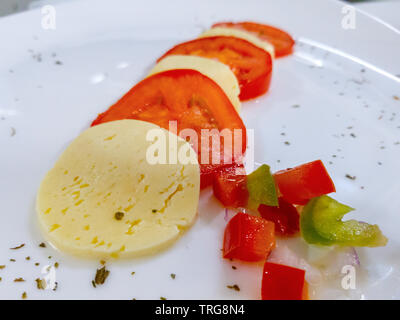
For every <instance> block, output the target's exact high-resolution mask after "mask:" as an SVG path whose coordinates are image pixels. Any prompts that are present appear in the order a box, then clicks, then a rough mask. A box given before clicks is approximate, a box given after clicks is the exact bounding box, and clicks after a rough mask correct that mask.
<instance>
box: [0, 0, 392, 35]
mask: <svg viewBox="0 0 400 320" xmlns="http://www.w3.org/2000/svg"><path fill="white" fill-rule="evenodd" d="M67 1H69V2H71V1H80V0H2V1H1V2H0V16H1V15H6V14H10V13H12V12H20V11H23V10H26V9H29V8H37V7H39V6H43V5H46V4H57V3H61V2H67ZM352 5H354V6H355V7H357V8H360V9H362V10H364V11H366V12H368V13H370V14H372V15H374V16H376V17H379V18H380V19H382V20H384V21H386V22H388V23H390V24H392V25H393V26H394V27H396V28H397V29H400V0H378V1H373V0H372V1H366V2H356V3H352Z"/></svg>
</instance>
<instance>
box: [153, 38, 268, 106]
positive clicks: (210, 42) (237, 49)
mask: <svg viewBox="0 0 400 320" xmlns="http://www.w3.org/2000/svg"><path fill="white" fill-rule="evenodd" d="M173 54H181V55H194V56H201V57H206V58H212V59H218V60H219V61H220V62H222V63H225V64H226V65H228V66H229V67H230V68H231V70H232V71H233V73H234V74H235V75H236V78H237V79H238V81H239V86H240V95H239V98H240V100H248V99H251V98H255V97H257V96H259V95H262V94H263V93H265V92H267V90H268V88H269V84H270V82H271V74H272V58H271V56H270V54H269V53H268V52H266V51H264V50H263V49H261V48H259V47H257V46H255V45H253V44H252V43H250V42H248V41H246V40H243V39H238V38H235V37H224V36H220V37H209V38H200V39H195V40H192V41H188V42H184V43H181V44H178V45H177V46H175V47H173V48H172V49H171V50H169V51H168V52H167V53H165V54H164V55H163V56H162V57H161V58H160V59H158V61H160V60H161V59H162V58H164V57H165V56H168V55H173Z"/></svg>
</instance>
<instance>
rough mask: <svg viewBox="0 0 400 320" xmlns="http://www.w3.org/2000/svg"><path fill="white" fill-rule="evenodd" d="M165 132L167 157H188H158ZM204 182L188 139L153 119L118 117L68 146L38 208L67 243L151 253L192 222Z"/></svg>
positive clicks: (108, 253) (57, 239)
mask: <svg viewBox="0 0 400 320" xmlns="http://www.w3.org/2000/svg"><path fill="white" fill-rule="evenodd" d="M154 134H155V136H156V137H157V139H158V140H157V141H156V142H155V141H152V140H153V139H155V138H154ZM148 135H149V136H148ZM152 136H153V137H152ZM163 137H164V138H165V139H164V138H163ZM148 140H149V141H148ZM164 140H165V142H166V144H164V146H165V150H164V151H165V156H166V159H167V160H168V159H170V158H169V156H170V155H172V153H173V152H172V150H178V151H179V152H181V150H186V153H185V156H186V158H184V159H185V161H179V160H180V159H181V158H180V157H178V156H177V158H178V161H173V162H175V163H167V164H160V163H156V164H153V163H154V162H155V161H154V159H155V160H157V159H158V157H159V159H161V160H162V154H160V152H162V151H163V148H162V147H161V148H158V147H157V145H156V143H158V144H160V143H162V142H163V141H164ZM174 141H175V142H174ZM175 143H176V145H175ZM160 146H161V144H160ZM170 146H171V151H169V150H170ZM174 146H175V147H174ZM152 151H154V152H153V153H152ZM175 155H176V153H175ZM150 156H151V157H150ZM173 158H174V157H172V158H171V159H173ZM149 159H150V160H149ZM185 163H188V164H185ZM199 185H200V176H199V165H198V162H197V156H196V153H195V151H194V150H193V149H192V148H191V147H190V145H189V144H188V143H187V142H186V141H184V140H182V139H181V138H178V137H177V136H176V135H174V134H173V133H171V132H168V131H166V130H164V129H161V128H160V127H158V126H157V125H155V124H152V123H148V122H144V121H138V120H120V121H112V122H108V123H105V124H101V125H98V126H95V127H92V128H90V129H87V130H86V131H84V132H83V133H82V134H81V135H80V136H79V137H78V138H76V139H75V140H74V141H73V142H72V143H71V144H70V145H69V146H68V148H67V149H66V150H65V151H64V153H63V154H62V155H61V157H60V158H59V160H58V161H57V163H56V164H55V166H54V167H53V168H52V169H51V170H50V171H49V172H48V173H47V175H46V176H45V178H44V180H43V182H42V183H41V186H40V189H39V192H38V196H37V214H38V219H39V223H40V226H41V227H42V229H43V231H44V233H45V234H46V236H47V238H48V240H49V241H50V242H51V243H52V244H53V245H54V246H55V247H57V248H59V249H60V250H64V251H66V252H69V253H72V254H75V255H80V256H84V257H94V258H103V259H107V258H110V257H113V258H118V257H131V256H138V255H144V254H150V253H154V252H156V251H158V250H160V249H162V248H164V247H166V246H168V245H170V244H171V243H172V242H173V241H174V240H176V239H177V238H178V236H179V234H180V233H181V232H182V231H183V230H185V229H186V228H188V227H189V226H190V225H191V224H192V223H193V221H194V219H195V216H196V212H197V205H198V200H199V192H200V191H199V190H200V189H199Z"/></svg>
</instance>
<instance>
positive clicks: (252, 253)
mask: <svg viewBox="0 0 400 320" xmlns="http://www.w3.org/2000/svg"><path fill="white" fill-rule="evenodd" d="M274 247H275V226H274V223H273V222H270V221H267V220H265V219H263V218H260V217H255V216H251V215H249V214H247V213H243V212H239V213H238V214H236V215H235V216H234V217H233V218H232V219H231V220H230V221H229V222H228V224H227V226H226V228H225V234H224V247H223V256H224V258H226V259H238V260H242V261H262V260H266V259H267V257H268V256H269V254H270V252H271V250H272V249H273V248H274Z"/></svg>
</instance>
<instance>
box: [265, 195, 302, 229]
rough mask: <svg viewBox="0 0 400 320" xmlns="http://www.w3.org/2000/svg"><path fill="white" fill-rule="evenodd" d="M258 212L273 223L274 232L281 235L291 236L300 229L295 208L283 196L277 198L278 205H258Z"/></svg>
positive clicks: (298, 216) (298, 217)
mask: <svg viewBox="0 0 400 320" xmlns="http://www.w3.org/2000/svg"><path fill="white" fill-rule="evenodd" d="M258 212H259V213H260V215H261V217H263V218H264V219H265V220H268V221H272V222H273V223H275V232H276V233H278V234H280V235H282V236H291V235H294V234H296V233H298V232H299V231H300V215H299V213H298V211H297V209H296V208H295V207H294V206H293V205H292V204H290V203H289V202H287V201H285V200H284V199H283V198H279V206H278V207H270V206H266V205H264V204H262V205H260V206H259V207H258Z"/></svg>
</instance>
